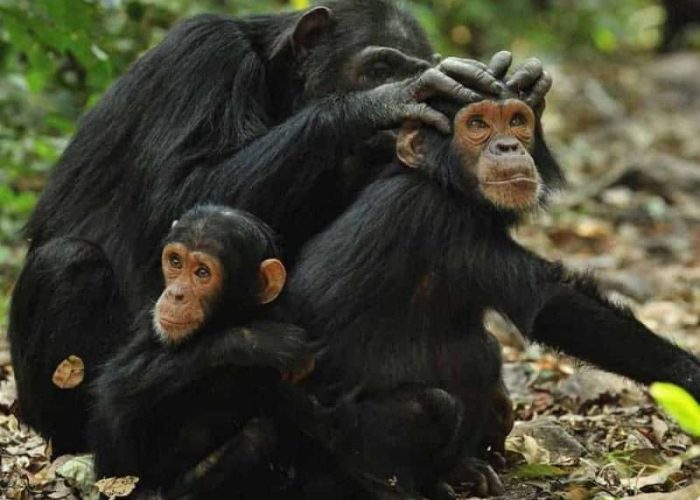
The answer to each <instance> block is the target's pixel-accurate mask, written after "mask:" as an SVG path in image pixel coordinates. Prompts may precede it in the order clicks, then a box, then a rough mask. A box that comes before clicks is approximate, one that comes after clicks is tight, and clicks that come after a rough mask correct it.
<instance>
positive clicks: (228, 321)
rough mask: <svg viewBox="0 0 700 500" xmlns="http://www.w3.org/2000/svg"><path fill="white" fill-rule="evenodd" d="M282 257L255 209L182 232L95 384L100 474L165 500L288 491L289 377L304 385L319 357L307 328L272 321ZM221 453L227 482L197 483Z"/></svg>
mask: <svg viewBox="0 0 700 500" xmlns="http://www.w3.org/2000/svg"><path fill="white" fill-rule="evenodd" d="M278 257H279V254H278V251H277V248H276V246H275V243H274V237H273V233H272V230H271V229H270V228H269V227H268V226H267V225H266V224H264V223H263V222H261V221H260V220H258V219H257V218H255V217H254V216H252V215H250V214H248V213H246V212H242V211H238V210H232V209H229V208H226V207H218V206H200V207H196V208H194V209H192V210H190V211H188V212H187V213H186V214H185V215H184V216H183V217H182V219H180V221H179V222H177V223H176V224H175V225H174V226H173V228H172V229H171V230H170V233H169V234H168V236H167V238H166V240H165V246H164V248H163V251H162V259H161V260H162V271H163V277H164V280H165V289H164V291H163V293H162V294H161V295H160V298H159V299H158V301H157V302H156V305H155V307H154V308H153V307H152V306H151V305H150V304H152V302H151V303H149V305H148V306H147V308H146V310H144V311H143V313H142V314H141V315H140V317H139V319H138V322H137V326H136V329H137V333H136V334H135V336H134V338H133V339H132V340H131V342H129V343H128V344H127V345H126V346H124V347H123V348H122V349H120V350H119V351H118V352H117V354H116V355H115V356H113V357H112V358H111V359H110V361H109V362H107V364H106V365H105V367H104V369H103V370H102V371H101V374H100V376H99V377H98V378H97V382H96V384H95V387H94V390H95V396H96V401H97V402H96V405H95V409H94V411H93V421H92V427H93V428H92V434H93V437H94V449H95V452H96V467H97V472H98V474H99V475H100V476H108V477H109V476H124V475H135V476H137V477H139V483H138V488H137V492H139V493H144V494H146V492H148V491H149V490H150V491H160V492H161V493H162V494H163V495H164V496H165V497H167V498H177V497H178V496H179V495H180V494H184V495H187V498H224V497H225V498H273V496H274V495H275V494H276V493H280V492H281V491H284V488H285V487H286V486H287V483H289V482H290V481H291V478H289V477H288V476H287V470H286V469H285V468H284V467H283V466H284V465H285V463H286V462H285V461H284V456H283V453H287V452H289V453H291V451H292V449H293V447H291V448H290V449H287V448H285V447H280V446H279V445H280V443H279V442H278V436H279V435H280V434H281V432H280V431H279V426H280V425H284V422H285V419H286V417H285V415H282V414H281V413H282V410H283V409H284V408H285V404H286V403H287V401H288V400H289V397H288V395H285V396H284V397H281V395H280V393H279V386H280V376H281V375H282V378H283V379H288V380H290V381H295V380H296V379H298V378H300V377H303V376H304V375H305V374H306V373H308V371H309V368H310V367H312V366H313V363H312V360H313V358H312V357H311V356H310V355H309V352H308V350H307V348H306V347H305V342H304V340H305V332H304V331H303V330H302V329H300V328H298V327H296V326H293V325H289V324H285V323H278V322H274V321H272V319H274V313H273V312H272V311H271V310H270V308H271V307H272V304H271V302H272V301H274V300H275V299H276V298H277V296H278V295H279V293H280V291H281V290H282V287H283V286H284V282H285V279H286V272H285V269H284V266H283V265H282V263H281V262H280V261H279V259H278ZM276 416H280V417H281V418H276ZM282 434H284V432H282ZM213 454H215V455H216V456H218V460H219V462H220V463H221V464H223V467H224V470H223V471H222V476H221V477H218V476H216V475H213V474H212V473H211V471H209V472H208V473H207V474H205V475H204V477H202V478H199V477H197V475H196V474H194V472H195V469H196V466H197V465H198V464H200V462H203V461H205V459H207V458H208V457H210V456H211V455H213ZM291 456H292V455H291V454H290V455H288V456H287V458H289V457H291ZM210 461H211V460H210ZM217 467H222V465H218V466H216V467H212V465H211V464H210V465H209V468H210V469H214V470H215V469H216V468H217ZM188 473H189V475H188ZM222 479H224V480H223V481H221V480H222ZM178 492H179V493H178ZM217 492H218V493H217ZM217 495H218V496H217Z"/></svg>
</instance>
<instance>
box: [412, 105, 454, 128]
mask: <svg viewBox="0 0 700 500" xmlns="http://www.w3.org/2000/svg"><path fill="white" fill-rule="evenodd" d="M403 114H404V116H403V119H410V120H418V121H420V122H423V123H425V124H427V125H431V126H433V127H435V128H436V129H438V130H439V131H440V132H442V133H444V134H449V133H450V132H451V131H452V126H451V124H450V120H449V119H448V118H447V117H446V116H445V115H443V114H442V113H440V112H439V111H437V110H435V109H433V108H431V107H430V106H428V105H427V104H425V103H423V102H421V103H417V104H409V105H407V106H406V109H405V113H403Z"/></svg>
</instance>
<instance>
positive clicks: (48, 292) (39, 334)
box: [9, 238, 126, 454]
mask: <svg viewBox="0 0 700 500" xmlns="http://www.w3.org/2000/svg"><path fill="white" fill-rule="evenodd" d="M125 327H126V320H125V313H124V307H123V305H122V302H121V300H120V298H119V296H118V293H117V289H116V285H115V280H114V276H113V273H112V268H111V266H110V264H109V262H108V261H107V259H106V257H105V256H104V254H103V252H102V250H101V249H100V248H99V247H98V246H97V245H94V244H92V243H90V242H88V241H84V240H80V239H75V238H59V239H55V240H52V241H50V242H48V243H46V244H45V245H43V246H41V247H40V248H38V249H36V250H35V251H33V252H32V253H31V254H30V255H29V256H28V257H27V261H26V264H25V267H24V269H23V270H22V273H21V274H20V277H19V279H18V281H17V285H16V288H15V292H14V298H13V300H12V306H11V309H10V327H9V337H10V343H11V352H12V361H13V366H14V370H15V376H16V378H17V389H18V393H19V403H20V413H21V417H22V419H23V420H24V421H26V423H28V424H30V425H31V426H33V427H35V428H36V429H37V430H38V431H39V432H40V433H41V434H42V435H44V436H45V437H46V438H51V439H52V443H53V451H54V453H55V454H63V453H67V452H73V451H78V450H82V449H84V448H85V446H86V445H85V424H86V421H87V408H88V405H89V394H88V386H89V384H90V382H92V380H94V377H95V375H96V370H97V368H98V366H99V364H100V363H102V362H103V361H104V360H105V358H106V357H107V356H108V355H109V354H110V353H111V352H112V351H113V349H114V345H115V340H117V339H119V338H123V336H124V335H125V334H126V328H125ZM71 355H75V356H78V357H79V358H80V359H81V360H82V361H83V363H84V364H85V377H84V379H83V381H82V383H81V384H80V385H78V386H77V387H75V388H73V389H61V388H59V387H57V386H56V385H55V384H54V383H53V381H52V377H53V373H54V371H55V369H56V367H57V366H58V365H59V364H60V363H61V361H63V360H64V359H66V358H68V357H69V356H71Z"/></svg>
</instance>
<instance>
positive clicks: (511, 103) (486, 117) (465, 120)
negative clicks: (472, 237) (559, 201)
mask: <svg viewBox="0 0 700 500" xmlns="http://www.w3.org/2000/svg"><path fill="white" fill-rule="evenodd" d="M453 126H454V139H453V147H454V148H455V149H456V150H457V151H458V152H459V156H460V157H461V158H462V168H464V170H465V172H466V174H467V175H468V176H474V177H476V179H477V181H478V186H479V190H480V191H481V193H482V194H483V195H484V197H485V198H486V199H487V200H489V201H490V202H491V203H493V204H494V205H495V206H497V207H502V208H507V209H511V210H516V211H517V210H523V209H527V208H530V207H532V206H533V205H535V204H536V203H537V201H538V199H539V195H540V190H541V186H542V180H541V179H540V175H539V173H538V172H537V167H536V166H535V162H534V160H533V158H532V155H531V152H532V148H533V145H534V137H535V114H534V113H533V112H532V110H531V109H530V108H529V107H528V106H527V105H526V104H524V103H523V102H521V101H517V100H515V99H509V100H506V101H504V102H494V101H481V102H477V103H474V104H471V105H470V106H467V107H466V108H464V109H462V110H461V111H460V112H459V113H457V115H456V116H455V119H454V125H453Z"/></svg>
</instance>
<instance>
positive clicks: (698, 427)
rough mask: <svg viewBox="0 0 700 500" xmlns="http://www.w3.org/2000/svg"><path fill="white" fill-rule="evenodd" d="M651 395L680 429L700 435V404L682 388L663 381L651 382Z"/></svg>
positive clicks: (696, 435)
mask: <svg viewBox="0 0 700 500" xmlns="http://www.w3.org/2000/svg"><path fill="white" fill-rule="evenodd" d="M650 392H651V395H652V396H653V397H654V399H655V400H656V402H657V403H658V404H659V406H661V407H662V408H663V409H664V410H666V412H667V413H668V414H669V415H671V416H672V417H673V418H674V419H675V420H676V422H678V425H680V427H681V429H683V430H684V431H685V432H687V433H688V434H690V435H691V436H695V437H700V404H698V402H697V401H695V399H693V396H691V395H690V394H688V393H687V392H686V391H685V390H684V389H682V388H680V387H678V386H676V385H673V384H668V383H664V382H656V383H655V384H652V386H651V389H650Z"/></svg>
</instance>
